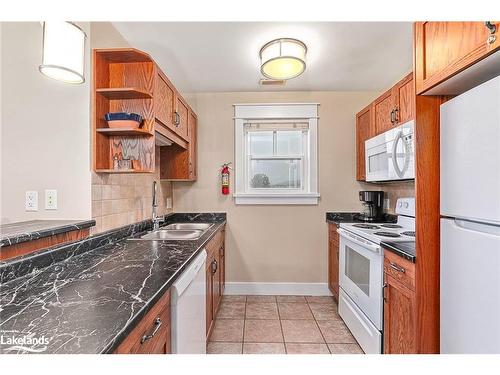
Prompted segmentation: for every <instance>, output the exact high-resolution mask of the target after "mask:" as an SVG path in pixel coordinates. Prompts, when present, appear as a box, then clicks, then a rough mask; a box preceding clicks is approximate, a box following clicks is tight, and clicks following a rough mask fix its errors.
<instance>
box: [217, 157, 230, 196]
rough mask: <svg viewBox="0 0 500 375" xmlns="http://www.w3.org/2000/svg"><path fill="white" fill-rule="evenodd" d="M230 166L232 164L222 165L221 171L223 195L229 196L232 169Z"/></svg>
mask: <svg viewBox="0 0 500 375" xmlns="http://www.w3.org/2000/svg"><path fill="white" fill-rule="evenodd" d="M230 164H231V163H224V164H222V169H221V171H220V174H221V182H222V194H223V195H228V194H229V170H230V169H231V167H229V165H230Z"/></svg>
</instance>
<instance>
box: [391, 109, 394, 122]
mask: <svg viewBox="0 0 500 375" xmlns="http://www.w3.org/2000/svg"><path fill="white" fill-rule="evenodd" d="M391 124H393V125H394V109H393V110H392V111H391Z"/></svg>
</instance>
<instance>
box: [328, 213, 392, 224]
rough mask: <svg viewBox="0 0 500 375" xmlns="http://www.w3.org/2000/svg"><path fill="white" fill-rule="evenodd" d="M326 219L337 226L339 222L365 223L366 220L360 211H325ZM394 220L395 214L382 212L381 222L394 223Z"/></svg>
mask: <svg viewBox="0 0 500 375" xmlns="http://www.w3.org/2000/svg"><path fill="white" fill-rule="evenodd" d="M326 221H327V223H333V224H337V226H338V225H339V224H340V223H366V221H365V220H363V219H362V214H361V213H360V212H327V213H326ZM396 221H397V216H396V215H391V214H384V217H383V219H382V221H381V222H384V223H395V222H396ZM379 222H380V221H379Z"/></svg>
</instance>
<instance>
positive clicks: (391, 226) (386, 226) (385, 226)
mask: <svg viewBox="0 0 500 375" xmlns="http://www.w3.org/2000/svg"><path fill="white" fill-rule="evenodd" d="M382 226H383V227H384V228H403V227H402V226H401V225H399V224H382Z"/></svg>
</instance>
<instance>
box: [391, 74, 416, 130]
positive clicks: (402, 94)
mask: <svg viewBox="0 0 500 375" xmlns="http://www.w3.org/2000/svg"><path fill="white" fill-rule="evenodd" d="M393 96H394V100H395V102H396V106H395V116H394V117H395V124H396V125H399V124H404V123H405V122H407V121H410V120H413V119H415V81H414V80H413V73H410V74H408V75H407V76H406V77H405V78H403V79H402V80H401V81H399V82H398V83H397V84H396V85H395V86H394V88H393Z"/></svg>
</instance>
